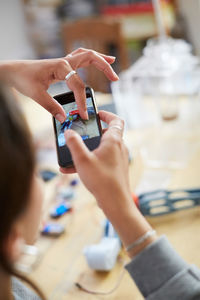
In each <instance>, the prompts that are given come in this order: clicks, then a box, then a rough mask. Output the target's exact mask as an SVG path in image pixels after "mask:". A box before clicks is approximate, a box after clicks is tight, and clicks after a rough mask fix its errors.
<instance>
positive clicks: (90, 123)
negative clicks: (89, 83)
mask: <svg viewBox="0 0 200 300" xmlns="http://www.w3.org/2000/svg"><path fill="white" fill-rule="evenodd" d="M85 92H86V103H87V111H88V116H89V120H83V119H82V118H81V117H80V115H79V111H78V109H77V104H76V102H75V97H74V93H73V92H67V93H64V94H60V95H56V96H54V99H55V100H56V101H58V102H59V103H60V104H61V105H62V107H63V108H64V110H65V112H66V120H65V122H64V123H60V122H59V121H58V120H56V119H55V118H54V117H53V126H54V132H55V137H56V148H57V157H58V164H59V165H60V166H61V167H64V168H67V167H72V166H73V161H72V157H71V153H70V151H69V148H68V147H67V146H66V143H65V136H64V132H65V130H68V129H72V130H75V131H76V132H77V133H78V134H80V136H81V137H82V140H83V141H84V143H85V145H86V146H87V147H88V148H89V149H90V150H94V149H95V148H97V147H98V145H99V143H100V140H101V135H102V128H101V122H100V118H99V115H98V111H97V107H96V102H95V97H94V91H93V89H92V88H90V87H86V89H85Z"/></svg>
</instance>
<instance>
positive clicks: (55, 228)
mask: <svg viewBox="0 0 200 300" xmlns="http://www.w3.org/2000/svg"><path fill="white" fill-rule="evenodd" d="M64 231H65V227H64V226H63V225H62V224H58V223H47V224H46V225H44V227H43V229H42V231H41V233H42V234H43V235H48V236H55V237H56V236H60V235H61V234H62V233H64Z"/></svg>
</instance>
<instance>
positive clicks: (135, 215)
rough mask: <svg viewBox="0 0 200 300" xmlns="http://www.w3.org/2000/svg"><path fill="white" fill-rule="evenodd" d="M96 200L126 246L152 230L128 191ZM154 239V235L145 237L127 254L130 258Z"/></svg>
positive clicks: (155, 237)
mask: <svg viewBox="0 0 200 300" xmlns="http://www.w3.org/2000/svg"><path fill="white" fill-rule="evenodd" d="M105 199H106V200H105ZM97 200H98V203H100V207H101V208H102V209H103V211H104V213H105V215H106V217H107V218H108V219H109V220H110V222H111V223H112V225H113V226H114V228H115V230H116V231H117V233H118V235H119V237H120V239H121V241H122V243H123V245H124V246H125V247H128V246H129V245H131V244H132V243H134V242H135V241H137V240H138V239H139V238H140V237H142V236H143V235H144V234H145V233H146V232H148V231H150V230H152V227H151V226H150V224H149V223H148V222H147V220H146V219H145V218H144V216H143V215H142V214H141V213H140V211H139V210H138V208H137V207H136V205H135V203H134V202H133V199H132V196H131V194H130V193H129V194H128V193H127V195H125V194H121V195H120V194H119V193H118V194H117V196H116V194H115V196H112V197H111V198H109V197H106V198H104V199H97ZM101 200H103V201H101ZM101 203H104V205H101ZM105 203H106V205H105ZM156 239H157V236H156V235H153V236H151V237H149V238H147V239H146V240H145V241H144V242H143V243H141V244H139V245H137V246H136V247H134V249H131V250H130V251H128V255H129V256H130V257H131V258H132V257H133V256H135V255H136V254H138V253H139V252H140V251H142V250H143V249H144V248H145V247H147V246H148V245H149V244H150V243H152V242H153V241H154V240H156Z"/></svg>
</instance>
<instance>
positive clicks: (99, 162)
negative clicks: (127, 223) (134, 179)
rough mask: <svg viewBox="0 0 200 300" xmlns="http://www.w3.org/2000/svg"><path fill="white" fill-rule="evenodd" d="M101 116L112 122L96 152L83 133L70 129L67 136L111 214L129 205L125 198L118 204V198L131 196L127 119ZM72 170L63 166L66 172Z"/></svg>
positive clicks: (82, 170)
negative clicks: (87, 143)
mask: <svg viewBox="0 0 200 300" xmlns="http://www.w3.org/2000/svg"><path fill="white" fill-rule="evenodd" d="M99 116H100V119H101V120H102V121H104V122H106V123H107V124H108V129H107V130H106V131H105V133H104V134H103V136H102V139H101V143H100V145H99V147H98V148H97V149H95V150H94V151H92V152H91V151H89V150H88V148H87V147H86V146H85V144H84V143H83V141H82V139H81V137H80V135H78V134H77V133H76V132H75V131H73V130H66V131H65V137H66V143H67V146H68V147H69V149H70V151H71V154H72V158H73V162H74V165H75V169H76V171H77V172H78V174H79V176H80V178H81V180H82V181H83V183H84V184H85V186H86V187H87V188H88V189H89V190H90V192H91V193H92V194H93V195H94V196H95V197H96V199H97V201H98V204H99V206H100V207H101V208H102V209H103V210H104V211H105V213H106V214H108V215H110V209H112V211H114V210H113V208H114V207H115V208H116V212H117V211H119V209H120V210H121V209H124V208H125V206H126V205H125V203H123V201H121V200H120V201H119V203H117V199H118V198H120V199H123V198H128V199H130V198H131V193H130V187H129V181H128V151H127V148H126V146H125V145H124V143H123V139H122V135H123V129H124V122H123V120H121V119H120V118H119V117H118V116H116V115H114V114H112V113H109V112H105V111H100V112H99ZM71 171H72V170H70V169H63V168H62V169H61V172H63V173H69V172H71ZM125 195H126V197H125ZM119 196H120V197H119ZM131 203H132V199H131ZM129 205H130V204H129Z"/></svg>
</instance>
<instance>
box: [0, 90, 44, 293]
mask: <svg viewBox="0 0 200 300" xmlns="http://www.w3.org/2000/svg"><path fill="white" fill-rule="evenodd" d="M34 168H35V155H34V147H33V142H32V139H31V135H30V132H29V130H28V127H27V124H26V121H25V119H24V116H23V113H22V111H21V110H20V108H19V106H18V105H17V103H16V99H14V96H13V94H12V93H11V91H10V90H9V89H8V88H5V87H2V85H1V84H0V268H1V269H2V270H4V271H5V272H7V273H9V274H10V275H15V276H17V277H19V278H20V279H22V280H24V281H26V282H27V283H29V285H31V287H32V288H33V289H34V290H35V291H36V292H37V293H38V295H39V296H40V297H41V298H42V299H45V298H44V296H43V294H42V293H41V292H40V290H39V289H38V288H37V286H35V284H34V283H32V282H31V281H30V280H29V279H27V278H26V277H25V276H24V275H22V274H19V273H18V272H16V271H15V270H14V269H13V266H12V265H11V263H10V261H9V258H8V257H7V253H6V251H5V246H4V245H5V241H6V239H7V238H8V235H9V233H10V231H11V228H12V226H13V224H14V222H15V221H16V220H17V218H18V217H19V216H20V214H22V213H23V211H24V210H25V209H26V207H27V206H28V203H29V194H30V190H31V184H32V179H33V174H34Z"/></svg>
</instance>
